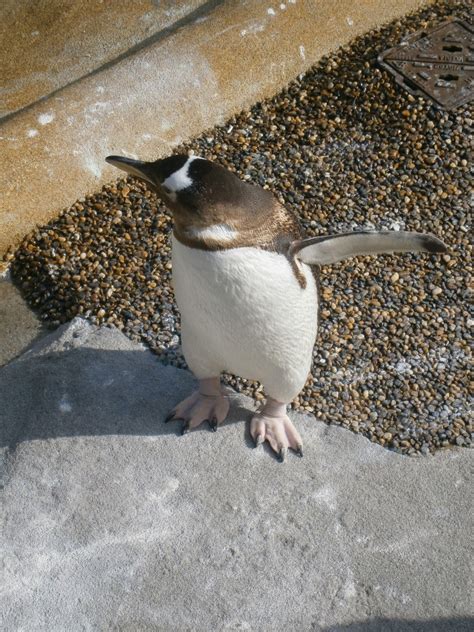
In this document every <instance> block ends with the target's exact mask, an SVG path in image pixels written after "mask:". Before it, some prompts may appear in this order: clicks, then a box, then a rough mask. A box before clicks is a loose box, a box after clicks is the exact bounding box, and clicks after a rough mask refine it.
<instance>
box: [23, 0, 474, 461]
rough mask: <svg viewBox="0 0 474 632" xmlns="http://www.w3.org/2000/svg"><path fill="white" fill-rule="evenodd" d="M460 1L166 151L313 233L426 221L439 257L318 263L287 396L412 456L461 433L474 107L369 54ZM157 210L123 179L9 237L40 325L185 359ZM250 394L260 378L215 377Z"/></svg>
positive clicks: (411, 226) (461, 438) (456, 10)
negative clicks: (265, 191)
mask: <svg viewBox="0 0 474 632" xmlns="http://www.w3.org/2000/svg"><path fill="white" fill-rule="evenodd" d="M469 7H470V2H467V1H466V2H463V1H459V2H457V1H451V2H438V3H436V4H434V5H432V6H430V7H428V8H426V9H424V10H422V11H419V12H418V13H416V14H413V15H411V16H409V17H406V18H404V19H403V20H401V21H396V22H393V23H392V24H390V25H389V26H387V27H385V28H383V29H382V30H380V31H377V32H373V33H371V34H368V35H365V36H363V37H361V38H358V39H357V40H355V41H354V42H353V44H352V45H351V46H350V47H349V48H346V49H341V50H339V51H337V52H336V53H334V54H332V55H331V56H329V57H326V58H324V59H322V60H321V62H320V63H319V64H318V65H317V66H315V67H314V68H313V69H311V70H310V71H309V72H308V73H307V74H305V75H302V76H300V77H299V78H298V79H297V80H296V81H294V82H293V83H291V85H290V86H289V87H288V88H287V89H286V90H284V91H283V92H281V93H280V94H278V95H277V96H276V97H274V98H273V99H271V100H267V101H265V102H263V103H261V104H257V105H256V106H254V107H253V108H252V109H251V110H250V111H246V112H243V113H242V114H240V115H239V116H236V117H234V118H232V119H231V120H230V121H228V122H227V123H226V124H225V125H223V126H222V127H218V128H215V129H213V130H211V131H208V132H207V133H205V134H203V135H202V136H201V137H200V138H198V139H196V140H194V141H193V142H191V143H189V144H187V145H186V146H185V147H184V148H183V147H181V148H179V149H178V150H177V151H183V149H184V150H188V151H194V152H195V153H196V154H199V155H201V156H204V157H207V158H210V159H212V160H216V161H217V162H220V163H221V164H223V165H225V166H227V167H228V168H230V169H232V170H234V171H235V172H236V173H238V174H239V175H240V177H243V178H245V179H248V180H250V181H252V182H255V183H258V184H260V185H262V186H265V187H267V188H269V189H271V190H272V191H274V193H275V194H276V195H277V196H278V197H279V198H280V199H281V200H282V201H283V202H284V203H285V204H286V205H287V206H291V207H292V208H293V209H294V210H295V211H296V212H297V214H298V215H299V217H300V218H301V220H302V223H303V224H304V226H305V228H306V229H307V233H308V235H319V234H325V233H330V232H340V231H344V230H345V231H347V230H351V229H356V228H368V227H370V228H372V227H375V228H385V229H387V228H389V229H397V228H398V227H399V228H402V229H408V230H418V231H424V232H432V233H434V234H436V235H438V236H439V237H441V238H442V239H443V240H444V241H445V242H446V243H447V244H448V245H449V246H450V250H449V254H446V255H444V256H443V257H434V256H428V255H399V256H384V257H378V258H359V259H354V260H351V261H348V262H345V263H342V264H337V265H334V266H326V267H324V268H323V270H322V275H321V276H322V299H323V303H322V309H321V316H322V322H321V326H320V332H319V339H318V343H317V345H316V347H315V351H314V364H313V370H312V375H311V377H310V379H309V380H308V382H307V385H306V387H305V389H304V390H303V391H302V393H301V394H300V395H299V397H298V398H297V400H295V402H294V407H295V408H296V409H298V410H301V409H304V410H307V411H310V412H314V413H315V414H316V416H317V417H318V418H320V419H321V420H322V421H324V422H327V423H334V424H340V425H343V426H346V427H348V428H350V429H352V430H354V431H356V432H360V433H362V434H364V435H365V436H367V437H369V438H370V440H372V441H376V442H378V443H380V444H382V445H385V446H386V447H388V448H390V449H393V450H396V451H397V452H402V453H407V454H410V455H416V454H420V453H421V454H428V453H430V452H433V451H434V450H435V449H436V448H439V447H447V446H450V445H458V446H466V445H469V444H470V438H471V431H472V427H471V426H470V423H471V418H470V415H469V408H468V402H469V396H470V395H469V386H470V387H471V388H472V386H473V382H472V381H471V382H470V383H469V379H468V370H469V369H468V363H469V332H468V329H469V326H472V324H473V323H474V320H473V319H472V317H471V318H470V317H469V312H468V307H467V296H468V292H469V288H468V283H469V281H468V280H469V278H470V265H471V263H470V258H469V254H470V244H469V234H468V224H469V221H470V207H469V193H470V185H471V184H472V180H471V179H470V173H469V167H470V162H469V147H468V143H469V139H470V138H472V136H470V134H472V123H473V118H474V111H473V110H474V108H473V106H472V104H471V105H466V106H464V107H461V108H459V109H457V110H456V111H454V112H443V111H441V110H437V109H436V108H435V107H434V106H433V105H431V104H430V103H429V102H428V101H426V100H424V99H422V98H414V97H412V96H410V95H409V94H408V93H406V92H404V91H402V90H401V89H400V88H399V87H398V86H397V85H396V84H395V82H394V80H393V79H392V78H391V77H390V76H389V75H388V74H387V73H386V72H385V71H382V70H380V69H379V68H378V67H377V62H376V58H377V55H378V54H379V53H380V52H381V51H383V50H385V49H386V48H389V47H391V46H394V45H396V44H397V43H398V42H399V41H400V39H401V38H402V37H403V36H404V35H406V34H408V33H410V32H414V31H416V30H418V29H421V28H429V27H431V26H433V25H435V24H437V23H439V22H440V21H441V20H442V19H443V18H445V17H446V16H448V15H457V16H460V17H463V18H466V17H467V16H468V15H469V11H470V9H469ZM171 230H172V225H171V218H170V215H169V214H168V213H167V212H166V210H165V209H164V207H163V206H162V205H161V203H160V201H159V200H158V199H157V198H156V196H155V195H154V194H153V193H151V192H150V191H147V190H146V188H145V186H144V185H143V184H142V183H140V182H137V181H134V180H131V179H128V180H126V181H124V180H120V181H118V182H116V183H113V184H110V185H108V186H105V187H104V188H103V189H102V190H101V191H100V192H98V193H97V194H95V195H92V196H89V197H87V198H85V199H83V200H79V201H78V202H76V203H75V204H74V205H73V206H72V207H71V208H70V209H68V210H66V211H65V212H64V213H63V214H62V215H61V216H60V217H59V218H58V219H56V220H55V221H53V222H51V223H50V224H48V225H47V226H44V227H42V228H39V229H37V230H36V231H35V232H34V233H32V234H31V235H29V236H28V237H27V238H26V239H25V241H24V242H23V244H22V245H21V246H20V248H19V249H18V251H17V252H16V254H15V257H14V259H13V261H12V273H13V277H14V279H15V281H16V282H17V284H18V285H19V287H20V288H21V290H22V292H23V294H24V296H25V297H26V298H27V300H28V301H29V303H30V305H31V306H32V307H33V308H35V309H36V310H37V311H38V312H39V314H40V315H41V317H42V318H43V319H44V320H45V321H46V322H48V323H50V324H51V325H52V326H55V325H58V324H59V323H62V322H65V321H67V320H69V319H71V318H72V317H73V316H75V315H76V314H83V315H86V316H87V317H89V318H90V320H92V321H93V322H95V323H104V322H105V323H110V324H111V325H114V326H116V327H118V328H120V329H121V330H123V331H124V332H125V333H126V334H127V335H128V336H130V337H131V338H133V339H137V340H142V341H145V342H146V343H147V344H149V346H150V347H151V348H152V349H153V350H154V351H155V352H156V353H157V354H158V355H159V357H160V358H161V359H162V360H163V361H165V362H167V363H171V364H174V365H176V366H185V363H184V360H183V358H182V356H181V354H180V348H179V314H178V312H177V310H176V307H175V304H174V299H173V292H172V289H171V287H170V280H171V262H170V245H169V236H170V232H171ZM226 381H227V383H229V384H231V385H232V386H233V387H234V388H236V389H237V390H239V391H242V392H245V393H247V394H250V395H252V396H253V397H255V398H257V399H261V398H262V397H263V395H262V389H261V387H260V386H259V385H258V384H256V383H253V382H250V381H248V380H243V379H240V378H236V377H233V376H226Z"/></svg>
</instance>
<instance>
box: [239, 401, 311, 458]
mask: <svg viewBox="0 0 474 632" xmlns="http://www.w3.org/2000/svg"><path fill="white" fill-rule="evenodd" d="M250 434H251V435H252V439H253V440H254V441H255V446H256V447H258V446H259V445H261V444H262V443H263V442H264V441H268V443H269V444H270V446H271V448H272V450H273V451H274V452H276V454H277V455H278V457H279V459H280V461H281V462H283V461H285V460H286V457H287V455H288V449H289V448H291V449H292V450H294V451H295V452H296V453H297V454H298V456H303V442H302V441H301V437H300V434H299V432H298V431H297V430H296V428H295V427H294V425H293V423H292V422H291V421H290V419H289V417H288V416H287V414H286V404H282V403H281V402H277V401H276V400H275V399H271V398H269V399H268V400H267V402H266V404H265V406H264V407H263V408H262V410H260V411H259V412H258V413H257V414H256V415H254V416H253V417H252V420H251V421H250Z"/></svg>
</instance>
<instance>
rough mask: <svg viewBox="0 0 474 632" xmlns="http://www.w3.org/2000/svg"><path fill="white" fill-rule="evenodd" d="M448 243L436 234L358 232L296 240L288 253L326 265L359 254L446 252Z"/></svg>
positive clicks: (313, 263) (303, 260)
mask: <svg viewBox="0 0 474 632" xmlns="http://www.w3.org/2000/svg"><path fill="white" fill-rule="evenodd" d="M446 250H447V246H446V245H445V244H444V243H443V242H442V241H441V239H438V238H437V237H435V236H434V235H430V234H425V233H412V232H407V231H355V232H352V233H341V234H340V235H326V236H321V237H311V238H309V239H301V240H299V241H294V242H293V243H292V244H291V246H290V251H289V254H290V256H292V257H296V258H297V259H299V260H300V261H302V262H303V263H308V264H310V265H324V264H329V263H336V262H337V261H342V260H344V259H348V258H350V257H357V256H358V255H380V254H389V253H393V252H429V253H433V254H437V253H442V252H446Z"/></svg>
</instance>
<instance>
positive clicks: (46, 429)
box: [0, 348, 253, 448]
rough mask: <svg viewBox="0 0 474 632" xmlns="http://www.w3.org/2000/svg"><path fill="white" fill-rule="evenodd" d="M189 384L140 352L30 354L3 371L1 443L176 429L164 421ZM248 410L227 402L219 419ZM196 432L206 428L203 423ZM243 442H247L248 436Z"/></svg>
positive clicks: (235, 418) (243, 415) (186, 376)
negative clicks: (228, 409)
mask: <svg viewBox="0 0 474 632" xmlns="http://www.w3.org/2000/svg"><path fill="white" fill-rule="evenodd" d="M27 357H28V356H27ZM144 362H145V365H146V370H144V366H143V363H144ZM194 387H195V380H194V379H193V377H192V375H191V374H190V373H188V372H187V371H183V370H180V369H175V368H173V367H165V366H163V365H161V364H160V363H159V362H158V361H157V360H156V359H155V358H153V356H151V354H145V353H143V352H141V351H126V350H119V351H109V350H100V349H92V348H78V349H71V350H70V351H68V352H67V353H48V354H47V355H36V356H34V357H31V356H29V357H28V361H27V362H24V361H19V362H14V363H12V364H10V365H8V366H6V367H4V369H3V370H2V380H1V381H0V401H2V412H1V414H0V418H1V419H2V423H1V429H0V445H7V446H9V447H10V448H13V447H15V446H16V445H17V444H18V443H20V442H23V441H32V440H35V439H49V438H56V437H77V436H88V435H89V436H93V435H135V436H158V435H168V434H173V433H174V434H180V431H181V424H180V422H175V423H169V424H165V423H164V419H165V417H166V415H167V413H168V412H169V410H170V408H172V407H173V406H174V405H175V404H177V403H178V402H179V401H180V400H181V399H183V398H184V397H186V396H187V395H189V394H190V393H191V391H192V390H193V388H194ZM250 415H251V411H250V410H247V409H244V408H242V407H241V406H238V405H234V406H232V409H231V412H230V414H229V417H228V419H227V421H226V423H236V422H242V421H246V420H248V419H249V417H250ZM197 431H198V432H199V431H202V432H209V431H210V430H209V427H208V426H207V424H203V425H202V426H201V427H200V428H198V429H197ZM194 432H196V430H195V431H194ZM246 443H247V444H248V445H249V446H253V443H252V441H251V440H250V438H249V436H246Z"/></svg>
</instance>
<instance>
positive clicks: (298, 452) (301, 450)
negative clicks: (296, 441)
mask: <svg viewBox="0 0 474 632" xmlns="http://www.w3.org/2000/svg"><path fill="white" fill-rule="evenodd" d="M296 454H297V455H298V456H299V457H301V458H303V446H301V445H299V446H298V447H297V448H296Z"/></svg>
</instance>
